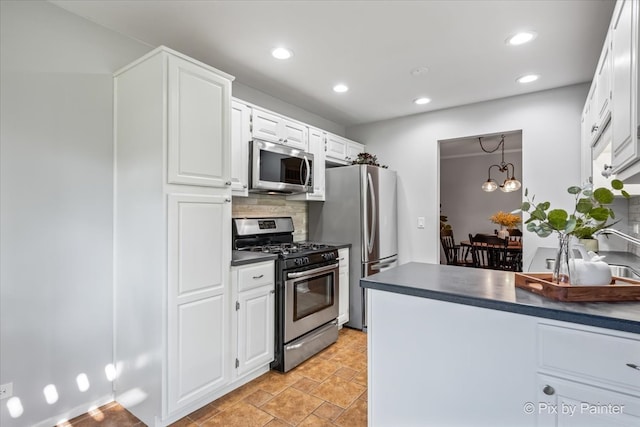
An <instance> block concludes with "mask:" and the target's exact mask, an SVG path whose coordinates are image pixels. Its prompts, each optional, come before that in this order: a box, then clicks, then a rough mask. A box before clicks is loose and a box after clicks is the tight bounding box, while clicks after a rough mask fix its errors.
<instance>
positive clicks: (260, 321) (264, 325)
mask: <svg viewBox="0 0 640 427" xmlns="http://www.w3.org/2000/svg"><path fill="white" fill-rule="evenodd" d="M274 293H275V291H274V285H273V283H272V284H271V285H268V286H262V287H260V288H256V289H252V290H249V291H245V292H240V293H239V294H238V304H237V305H236V309H237V311H238V361H237V366H238V376H242V375H244V374H246V373H248V372H250V371H252V370H253V369H256V368H259V367H260V366H264V365H266V364H268V363H270V362H272V361H273V347H274V341H273V339H274V338H273V334H274V328H275V325H274V318H273V316H274V303H275V302H274V299H275V295H274Z"/></svg>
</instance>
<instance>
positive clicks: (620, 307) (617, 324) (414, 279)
mask: <svg viewBox="0 0 640 427" xmlns="http://www.w3.org/2000/svg"><path fill="white" fill-rule="evenodd" d="M360 286H362V287H363V288H369V289H375V290H380V291H386V292H393V293H398V294H404V295H411V296H415V297H419V298H429V299H434V300H440V301H447V302H451V303H457V304H464V305H471V306H476V307H483V308H488V309H493V310H501V311H507V312H512V313H517V314H524V315H529V316H537V317H542V318H548V319H554V320H559V321H565V322H573V323H579V324H584V325H590V326H595V327H601V328H607V329H613V330H619V331H626V332H632V333H637V334H640V302H610V303H609V302H590V303H583V302H560V301H555V300H552V299H548V298H545V297H542V296H540V295H536V294H534V293H531V292H529V291H526V290H523V289H519V288H516V287H515V274H514V273H512V272H505V271H495V270H482V269H475V268H468V267H457V266H449V265H439V264H426V263H415V262H412V263H408V264H403V265H401V266H399V267H396V268H393V269H391V270H387V271H385V272H382V273H378V274H375V275H373V276H369V277H367V278H363V279H361V280H360Z"/></svg>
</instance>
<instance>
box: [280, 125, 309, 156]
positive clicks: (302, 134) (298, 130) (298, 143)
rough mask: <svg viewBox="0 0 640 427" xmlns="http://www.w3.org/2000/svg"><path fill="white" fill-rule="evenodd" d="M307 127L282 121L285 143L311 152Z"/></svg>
mask: <svg viewBox="0 0 640 427" xmlns="http://www.w3.org/2000/svg"><path fill="white" fill-rule="evenodd" d="M307 136H308V130H307V127H306V126H304V125H302V124H300V123H296V122H292V121H291V120H286V119H283V120H282V138H283V141H282V142H283V143H284V144H285V145H288V146H290V147H294V148H298V149H300V150H302V151H309V144H308V138H307Z"/></svg>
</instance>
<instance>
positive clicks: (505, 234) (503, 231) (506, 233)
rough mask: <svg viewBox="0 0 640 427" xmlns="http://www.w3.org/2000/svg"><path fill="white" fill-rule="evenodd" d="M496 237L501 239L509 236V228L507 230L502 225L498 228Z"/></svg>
mask: <svg viewBox="0 0 640 427" xmlns="http://www.w3.org/2000/svg"><path fill="white" fill-rule="evenodd" d="M498 237H499V238H501V239H506V238H508V237H509V230H507V229H506V228H504V227H501V228H500V230H498Z"/></svg>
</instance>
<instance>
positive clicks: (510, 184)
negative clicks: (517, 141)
mask: <svg viewBox="0 0 640 427" xmlns="http://www.w3.org/2000/svg"><path fill="white" fill-rule="evenodd" d="M478 142H480V148H482V151H484V152H485V153H495V152H496V151H498V149H499V148H501V149H502V161H501V162H500V164H499V165H491V166H489V170H488V175H489V177H488V179H487V180H486V181H485V182H484V183H483V184H482V189H483V190H484V191H486V192H492V191H495V190H496V189H497V188H498V187H500V190H502V191H504V192H505V193H511V192H512V191H517V190H519V189H520V187H522V184H521V183H520V181H518V180H517V179H516V177H515V174H514V166H513V163H505V162H504V135H502V136H501V137H500V142H499V143H498V146H497V147H496V148H494V149H493V150H487V149H485V148H484V146H483V145H482V137H479V138H478ZM509 166H511V174H509ZM491 168H498V171H500V172H502V173H505V172H506V174H507V177H506V179H505V180H504V182H503V183H502V184H500V185H498V183H497V182H496V181H495V180H494V179H492V178H491Z"/></svg>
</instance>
